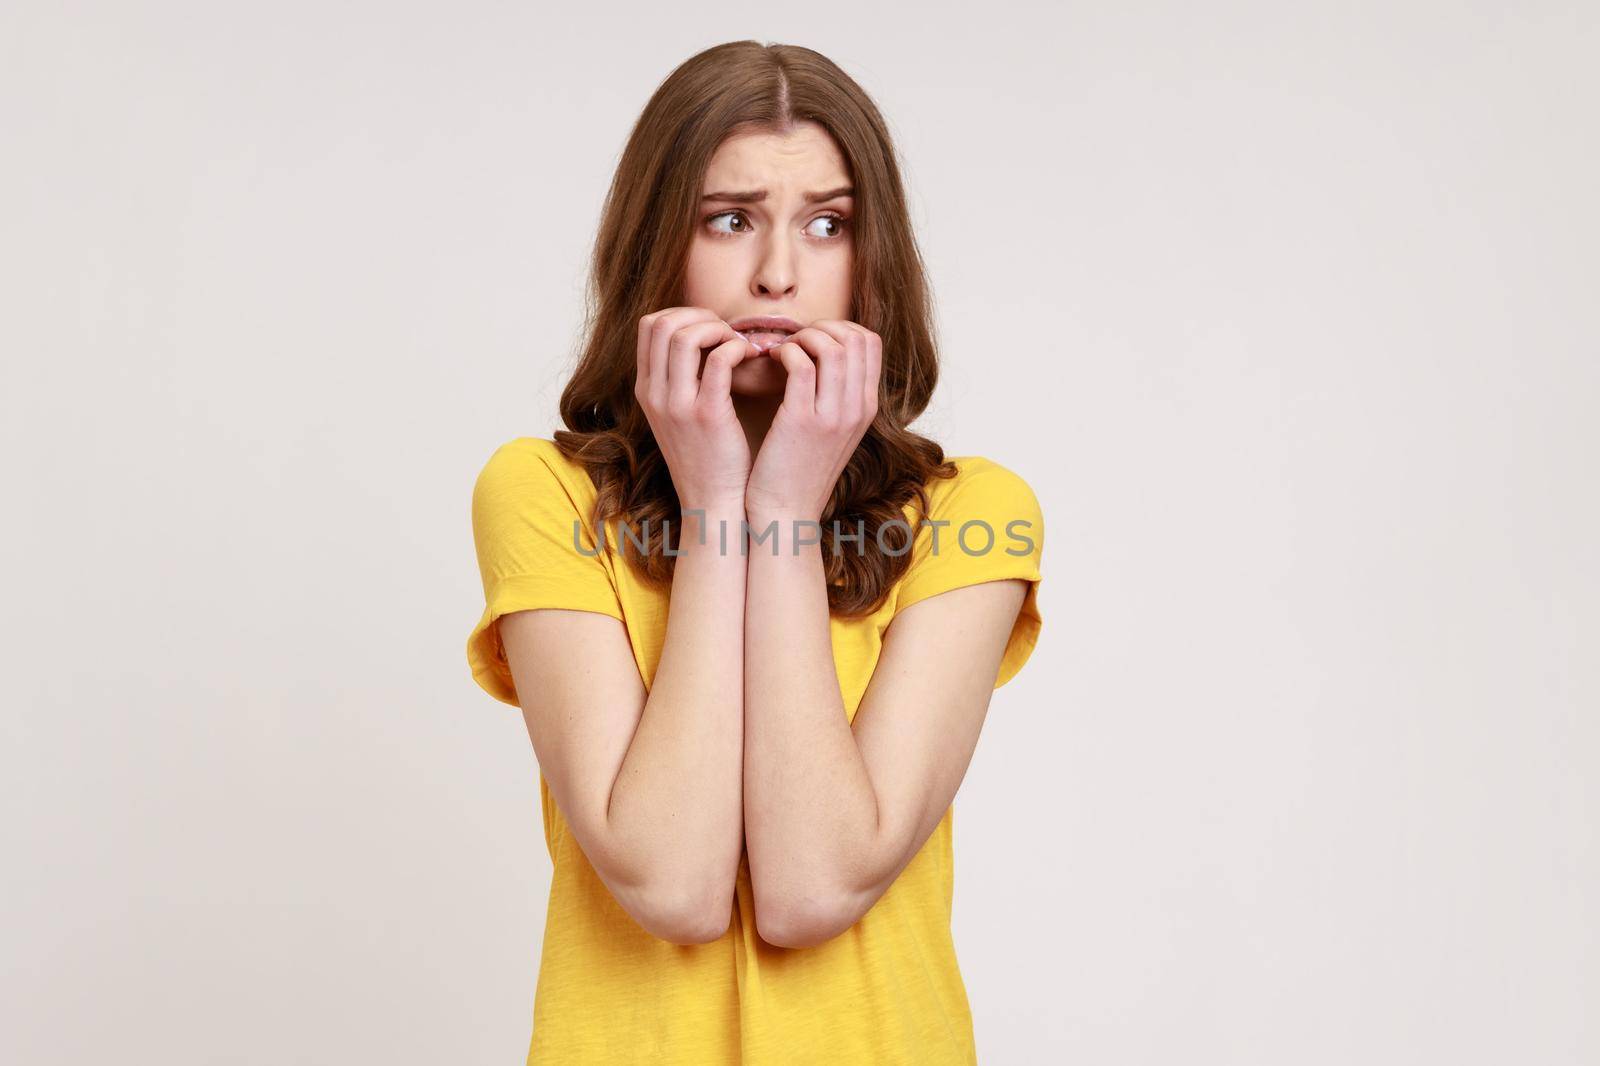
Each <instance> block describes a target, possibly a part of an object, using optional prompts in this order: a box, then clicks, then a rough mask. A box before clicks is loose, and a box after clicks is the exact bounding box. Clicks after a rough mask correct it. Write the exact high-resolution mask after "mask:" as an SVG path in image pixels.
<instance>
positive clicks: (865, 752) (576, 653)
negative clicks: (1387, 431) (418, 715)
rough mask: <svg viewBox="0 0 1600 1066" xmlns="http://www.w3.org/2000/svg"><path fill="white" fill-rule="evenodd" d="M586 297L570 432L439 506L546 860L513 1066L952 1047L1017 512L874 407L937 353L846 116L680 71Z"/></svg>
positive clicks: (1023, 637) (516, 445)
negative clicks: (468, 573) (475, 601)
mask: <svg viewBox="0 0 1600 1066" xmlns="http://www.w3.org/2000/svg"><path fill="white" fill-rule="evenodd" d="M589 295H590V302H589V307H588V311H589V317H588V321H587V322H586V329H585V333H586V343H585V348H584V351H583V354H582V357H581V359H580V361H579V364H578V366H577V368H576V371H575V372H574V374H573V376H572V379H571V381H570V382H569V383H568V385H567V387H566V389H565V391H564V393H563V395H562V398H561V418H562V421H563V423H564V424H565V427H566V428H565V429H559V430H556V431H555V433H554V435H553V437H552V438H549V439H546V438H539V437H520V438H517V439H515V440H512V441H509V442H507V443H506V444H504V445H502V446H501V447H500V448H499V449H498V450H496V451H495V453H494V454H493V455H492V456H491V457H490V459H489V460H488V462H487V464H486V465H485V466H484V468H483V470H482V472H481V473H480V474H479V476H478V480H477V483H476V486H475V488H474V492H473V500H472V505H473V506H472V517H473V529H474V536H475V538H476V545H477V554H478V562H479V566H480V570H481V573H482V576H483V585H484V594H485V599H486V604H485V608H484V611H483V614H482V616H481V618H480V620H479V622H478V624H477V626H476V627H475V628H474V629H473V631H472V634H471V636H470V638H469V640H468V645H467V653H468V659H469V662H470V665H471V668H472V672H473V676H474V677H475V678H476V680H477V681H478V683H479V684H480V685H482V686H483V688H484V689H486V690H487V691H488V692H489V693H491V694H492V695H494V696H495V697H496V698H498V699H500V700H503V701H505V702H507V703H510V704H513V705H517V706H520V707H521V709H522V713H523V716H524V718H525V720H526V723H527V728H528V734H529V737H530V739H531V741H532V744H533V748H534V752H535V755H536V757H537V760H538V764H539V769H540V796H541V799H542V802H543V817H544V830H545V842H546V845H547V847H548V849H549V853H550V857H551V861H552V863H553V874H552V883H551V891H550V900H549V907H548V912H547V917H546V923H545V934H544V945H543V952H542V957H541V965H540V970H539V979H538V988H537V992H536V997H535V1004H534V1025H533V1037H532V1042H531V1045H530V1048H529V1056H528V1061H529V1062H530V1063H551V1064H562V1066H566V1064H574V1063H597V1064H605V1066H617V1064H622V1063H635V1062H637V1063H645V1062H648V1063H651V1064H653V1066H669V1064H677V1063H684V1064H690V1063H692V1064H694V1066H705V1064H720V1063H747V1064H761V1066H765V1064H783V1066H794V1064H798V1063H827V1064H830V1066H836V1064H846V1063H873V1064H885V1063H913V1062H914V1063H918V1064H920V1066H935V1064H956V1063H972V1062H975V1061H976V1053H975V1050H974V1038H973V1032H972V1019H971V1013H970V1010H969V1008H968V1003H967V997H966V991H965V988H964V985H963V983H962V978H961V973H960V969H959V967H958V965H957V961H956V955H955V950H954V945H953V942H952V940H951V935H950V908H951V899H952V892H953V884H952V868H953V867H952V852H951V829H952V814H953V807H952V801H953V799H954V796H955V794H956V790H957V788H958V787H959V785H960V783H961V779H962V777H963V775H964V774H965V772H966V769H967V766H968V764H969V762H970V760H971V757H972V753H973V751H974V749H975V746H976V744H977V740H978V735H979V731H980V729H981V727H982V724H983V720H984V717H985V714H986V712H987V708H988V705H989V700H990V696H991V693H992V691H993V690H994V689H995V688H998V687H999V686H1000V685H1002V684H1004V683H1005V682H1006V681H1007V680H1009V679H1010V678H1011V677H1012V676H1013V675H1015V674H1016V672H1017V671H1018V670H1019V669H1020V668H1021V666H1022V664H1023V662H1024V661H1025V660H1026V659H1027V658H1028V656H1029V654H1030V652H1031V651H1032V649H1033V647H1034V644H1035V643H1036V641H1037V639H1038V634H1039V630H1040V615H1039V609H1038V602H1037V590H1038V585H1039V581H1040V572H1039V561H1040V556H1041V552H1042V549H1043V532H1044V530H1043V521H1042V516H1041V514H1040V511H1039V505H1038V502H1037V500H1036V498H1035V496H1034V494H1033V492H1032V491H1031V490H1030V488H1029V486H1028V485H1027V483H1026V482H1025V481H1023V479H1022V478H1020V477H1019V476H1018V475H1016V474H1015V473H1013V472H1011V471H1010V470H1009V469H1007V468H1006V467H1004V466H1001V465H1000V464H998V463H995V462H993V461H990V460H988V459H985V458H983V457H981V456H966V457H955V458H946V457H945V456H944V453H943V451H942V449H941V448H940V446H939V445H938V444H936V443H934V442H933V441H931V440H928V439H926V438H924V437H921V436H919V435H918V434H916V433H914V432H912V431H911V430H910V429H908V428H907V426H908V424H909V423H910V422H911V421H912V420H913V419H915V418H916V417H917V416H918V415H919V414H920V413H921V412H922V411H923V409H924V408H925V407H926V405H927V403H928V400H929V398H930V396H931V394H932V391H933V388H934V385H935V382H936V380H937V376H938V375H937V370H938V359H937V353H936V348H935V343H934V330H933V325H932V311H931V306H930V300H929V296H928V292H927V286H926V283H925V279H924V274H923V267H922V261H921V257H920V255H919V253H918V250H917V246H916V242H915V239H914V236H913V233H912V230H911V225H910V221H909V217H908V213H907V210H906V202H905V195H904V191H903V188H902V184H901V179H900V173H899V169H898V167H897V164H896V160H895V152H894V148H893V146H892V143H891V141H890V138H889V134H888V131H887V128H886V125H885V123H884V121H883V119H882V117H881V116H880V114H879V113H878V110H877V108H876V107H875V106H874V105H873V103H872V101H871V100H870V99H869V98H868V97H867V95H866V93H865V92H863V91H862V89H861V88H860V87H859V86H858V85H857V84H856V83H855V82H854V81H853V80H852V79H851V78H850V77H849V76H848V75H846V74H845V73H844V72H843V71H842V70H840V69H839V68H838V67H837V66H836V65H835V64H833V63H832V62H830V61H829V60H828V59H826V58H825V57H823V56H821V55H819V54H818V53H816V52H814V51H811V50H809V49H806V48H800V47H794V46H785V45H769V46H763V45H760V44H758V43H756V42H753V41H739V42H732V43H729V44H724V45H719V46H717V47H714V48H710V49H708V50H706V51H704V52H702V53H700V54H699V55H696V56H694V57H692V58H691V59H689V60H688V61H687V62H685V63H684V64H683V65H682V66H680V67H679V68H678V69H677V70H675V71H674V72H673V73H672V74H671V76H669V77H668V78H667V80H666V81H665V82H664V83H662V85H661V86H660V87H659V88H658V89H657V91H656V93H655V94H654V95H653V97H652V98H651V100H650V101H649V103H648V105H647V106H646V107H645V109H644V112H643V114H642V115H641V117H640V118H639V120H638V123H637V124H636V126H635V128H634V130H633V133H632V135H631V137H630V138H629V140H628V143H627V146H626V148H625V150H624V152H623V154H622V158H621V160H620V163H619V165H618V167H617V171H616V176H615V179H614V180H613V182H612V186H611V189H610V192H609V194H608V196H607V199H606V202H605V206H604V211H603V217H602V220H601V226H600V232H599V235H598V239H597V241H596V245H595V250H594V257H593V262H592V268H591V279H590V294H589ZM746 528H748V530H749V538H748V540H746V538H745V536H744V531H745V529H746ZM913 534H914V535H913Z"/></svg>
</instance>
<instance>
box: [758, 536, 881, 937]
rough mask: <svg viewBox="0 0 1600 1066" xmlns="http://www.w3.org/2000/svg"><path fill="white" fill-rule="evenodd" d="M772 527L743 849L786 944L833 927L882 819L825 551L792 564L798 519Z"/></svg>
mask: <svg viewBox="0 0 1600 1066" xmlns="http://www.w3.org/2000/svg"><path fill="white" fill-rule="evenodd" d="M771 521H776V529H777V554H776V555H774V554H773V546H772V543H771V542H768V543H763V544H761V545H759V546H757V545H754V544H752V546H751V548H750V552H751V554H750V560H749V577H748V582H749V586H748V589H747V591H746V594H745V596H746V609H745V663H744V670H745V678H744V680H745V707H744V718H745V725H744V732H745V735H744V804H745V838H746V846H747V849H748V851H749V856H750V869H751V877H752V880H753V881H754V883H755V892H756V897H757V909H758V911H760V912H762V913H763V915H764V917H765V919H766V921H767V923H768V924H769V925H770V926H771V927H772V928H773V929H775V930H780V929H781V930H784V931H785V932H784V935H785V936H786V937H787V936H790V935H802V936H803V935H804V934H803V933H796V931H797V930H801V929H805V928H817V927H819V926H824V925H826V924H827V923H829V922H831V921H832V920H833V917H834V916H835V915H836V914H837V911H838V909H839V907H840V905H841V899H842V898H843V897H844V896H845V895H846V894H847V893H848V890H849V889H848V886H850V885H854V884H858V883H865V880H867V879H868V877H869V872H868V871H867V870H866V866H867V864H868V862H869V857H870V856H871V855H872V854H873V848H874V841H875V839H876V836H877V833H878V828H879V819H878V804H877V797H876V796H875V794H874V792H873V787H872V781H871V778H870V777H869V775H868V773H867V767H866V763H865V761H864V760H863V759H862V756H861V751H860V748H859V747H858V746H857V744H856V740H855V736H854V734H853V733H852V732H851V729H850V723H849V721H848V720H847V718H846V716H845V709H844V702H843V698H842V696H841V694H840V691H839V681H838V674H837V672H836V670H835V667H834V662H833V645H832V641H831V638H830V628H829V614H828V600H827V585H826V578H825V572H824V569H823V560H822V550H821V547H820V546H819V545H816V544H803V545H799V547H798V554H794V552H795V549H796V541H797V538H796V537H795V522H794V519H793V517H792V516H782V517H779V516H774V515H767V516H763V517H760V518H758V517H756V516H754V515H752V517H751V518H750V523H751V528H752V529H753V530H756V531H757V532H759V531H760V530H762V529H763V528H765V526H766V524H767V523H768V522H771ZM809 528H810V527H802V532H804V531H805V530H806V529H809ZM812 535H814V534H812Z"/></svg>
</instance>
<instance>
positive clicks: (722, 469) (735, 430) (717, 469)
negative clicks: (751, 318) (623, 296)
mask: <svg viewBox="0 0 1600 1066" xmlns="http://www.w3.org/2000/svg"><path fill="white" fill-rule="evenodd" d="M706 349H710V353H709V354H707V355H706V356H705V367H704V370H703V371H702V369H701V365H700V360H701V355H702V353H703V352H704V351H705V350H706ZM758 351H759V350H758V349H757V348H756V346H755V345H754V344H752V343H751V342H750V341H748V340H746V339H745V338H743V337H741V336H740V335H739V334H738V333H736V332H734V329H733V327H732V326H730V325H728V323H726V322H724V321H723V320H722V319H721V318H719V317H717V315H716V314H715V313H714V312H712V311H709V310H707V309H706V308H704V307H668V308H663V309H662V310H660V311H653V312H651V313H650V314H648V315H645V316H644V317H643V318H641V319H639V344H638V373H637V376H636V378H635V381H634V388H633V394H634V396H635V397H636V398H637V399H638V401H639V406H640V408H641V409H642V410H643V411H644V414H645V418H646V419H647V420H648V421H649V423H650V429H651V431H652V432H653V433H654V434H655V438H656V445H657V447H659V448H660V449H661V455H662V457H663V458H664V459H666V461H667V469H668V471H670V472H671V474H672V484H673V486H674V487H675V488H676V489H677V490H678V504H679V507H680V508H682V509H683V510H690V509H693V508H706V509H712V508H718V507H735V506H737V507H739V508H743V506H744V492H745V485H746V484H747V483H748V482H749V480H750V462H751V459H750V444H749V442H748V441H747V440H746V439H745V435H744V427H743V426H742V425H740V423H739V418H738V415H737V414H736V413H735V411H734V409H733V397H732V394H731V392H730V385H731V383H732V380H733V368H734V367H735V366H736V365H738V364H739V363H740V362H742V361H743V360H744V359H746V358H749V357H750V356H753V355H756V354H758Z"/></svg>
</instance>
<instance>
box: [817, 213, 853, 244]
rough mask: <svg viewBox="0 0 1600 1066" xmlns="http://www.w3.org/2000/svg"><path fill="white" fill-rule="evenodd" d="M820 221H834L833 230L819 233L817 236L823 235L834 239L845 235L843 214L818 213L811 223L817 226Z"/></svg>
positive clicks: (825, 237) (827, 238) (826, 238)
mask: <svg viewBox="0 0 1600 1066" xmlns="http://www.w3.org/2000/svg"><path fill="white" fill-rule="evenodd" d="M818 222H831V223H833V232H832V233H819V234H817V236H819V237H822V238H824V239H825V240H832V239H834V238H836V237H840V236H843V235H844V227H845V218H844V216H843V215H818V216H817V217H816V218H814V219H812V220H811V225H813V226H815V225H816V224H817V223H818Z"/></svg>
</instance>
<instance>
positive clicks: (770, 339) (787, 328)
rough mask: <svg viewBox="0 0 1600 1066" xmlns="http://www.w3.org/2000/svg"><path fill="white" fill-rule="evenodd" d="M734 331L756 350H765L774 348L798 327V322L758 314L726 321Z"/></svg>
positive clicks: (796, 330)
mask: <svg viewBox="0 0 1600 1066" xmlns="http://www.w3.org/2000/svg"><path fill="white" fill-rule="evenodd" d="M728 325H730V326H732V327H733V330H734V332H735V333H737V334H739V335H740V336H741V337H743V338H744V339H745V340H747V341H749V342H750V343H751V344H753V345H755V346H756V349H757V351H761V352H766V351H769V350H770V349H772V348H776V347H777V346H778V345H780V344H782V343H783V342H784V341H786V340H788V339H789V336H790V335H791V334H793V333H795V332H798V331H799V329H800V323H798V322H796V321H795V320H794V319H792V318H781V317H778V316H775V315H758V316H753V317H750V318H740V319H736V320H735V321H733V322H730V323H728Z"/></svg>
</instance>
